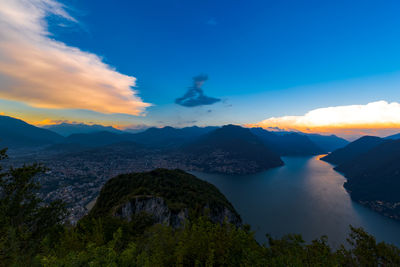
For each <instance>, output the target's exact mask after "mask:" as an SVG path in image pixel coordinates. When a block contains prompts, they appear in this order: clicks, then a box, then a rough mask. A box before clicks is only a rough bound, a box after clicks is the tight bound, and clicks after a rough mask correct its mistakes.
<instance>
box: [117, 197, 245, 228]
mask: <svg viewBox="0 0 400 267" xmlns="http://www.w3.org/2000/svg"><path fill="white" fill-rule="evenodd" d="M141 213H146V214H149V215H151V216H152V217H153V220H154V223H160V224H166V225H168V226H172V227H174V228H179V227H182V226H184V224H185V221H186V220H187V219H189V212H188V209H187V208H183V209H181V210H179V211H172V210H171V209H170V208H169V207H168V205H167V203H166V202H165V200H164V199H163V198H161V197H156V196H135V197H133V198H131V199H130V200H129V201H127V202H125V203H123V204H122V205H120V206H119V207H118V208H117V209H116V211H115V212H114V214H113V215H114V216H116V217H119V218H122V219H126V220H128V221H130V220H131V218H132V216H135V215H138V214H141ZM203 214H204V215H206V216H208V217H209V218H210V220H211V221H213V222H215V223H223V222H224V221H227V222H229V223H232V224H234V225H236V226H240V225H241V224H242V221H241V219H240V217H238V216H237V215H236V214H234V213H233V212H232V211H230V210H229V209H228V208H226V207H219V208H217V207H213V208H210V206H209V205H206V206H204V208H203Z"/></svg>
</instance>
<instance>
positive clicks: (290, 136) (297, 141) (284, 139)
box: [250, 128, 326, 156]
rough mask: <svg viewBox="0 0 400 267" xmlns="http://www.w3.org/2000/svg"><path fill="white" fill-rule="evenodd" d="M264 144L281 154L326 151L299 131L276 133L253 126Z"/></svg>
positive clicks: (296, 154)
mask: <svg viewBox="0 0 400 267" xmlns="http://www.w3.org/2000/svg"><path fill="white" fill-rule="evenodd" d="M250 131H251V132H252V133H253V134H255V135H256V136H258V137H259V138H260V139H261V140H262V141H263V142H264V144H265V145H266V146H267V147H269V148H270V149H272V150H273V151H275V152H276V153H277V154H279V155H281V156H306V155H318V154H323V153H326V152H325V151H324V150H323V149H322V148H320V147H319V146H317V145H316V144H315V143H314V142H312V141H311V140H310V139H309V138H308V137H307V136H304V135H301V134H298V133H285V134H280V135H278V134H275V133H273V132H269V131H267V130H264V129H262V128H251V129H250Z"/></svg>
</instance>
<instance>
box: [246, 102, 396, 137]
mask: <svg viewBox="0 0 400 267" xmlns="http://www.w3.org/2000/svg"><path fill="white" fill-rule="evenodd" d="M247 126H250V127H263V128H270V129H271V128H279V129H283V130H298V131H303V132H320V133H328V132H333V133H337V134H342V135H347V136H352V135H363V134H376V135H386V134H389V133H391V132H396V131H400V103H398V102H392V103H388V102H386V101H377V102H372V103H368V104H366V105H349V106H337V107H327V108H319V109H314V110H311V111H309V112H307V113H306V114H305V115H303V116H284V117H272V118H269V119H266V120H263V121H261V122H258V123H254V124H249V125H247Z"/></svg>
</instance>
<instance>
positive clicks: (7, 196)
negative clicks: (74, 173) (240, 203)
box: [0, 151, 400, 266]
mask: <svg viewBox="0 0 400 267" xmlns="http://www.w3.org/2000/svg"><path fill="white" fill-rule="evenodd" d="M0 158H1V159H4V158H5V151H1V152H0ZM41 171H43V167H41V166H38V165H32V166H24V167H22V168H18V169H10V170H7V171H4V170H1V169H0V172H1V174H0V265H1V266H400V250H399V249H398V248H397V247H395V246H392V245H389V244H385V243H377V242H376V241H375V239H374V237H372V236H371V235H369V234H367V233H366V232H364V231H363V230H362V229H355V228H351V234H350V236H349V240H348V241H349V246H348V247H347V248H345V247H344V246H342V247H341V248H339V249H337V250H333V249H332V248H330V247H329V245H328V244H327V239H326V238H325V237H322V238H321V239H318V240H315V241H313V242H312V243H310V244H305V242H304V241H303V240H302V238H301V237H300V236H299V235H288V236H286V237H283V238H282V239H272V238H270V237H267V244H266V245H260V244H258V243H257V242H256V240H255V239H254V234H253V233H252V232H251V231H250V229H249V227H247V226H244V227H242V228H237V227H235V226H233V225H231V224H228V223H223V224H214V223H212V222H210V221H209V220H208V219H207V218H206V217H198V218H193V219H192V220H191V221H189V222H187V224H186V225H185V227H183V228H180V229H173V228H171V227H168V226H165V225H160V224H153V223H152V218H151V217H149V215H146V214H140V215H137V216H136V217H134V218H132V220H131V221H130V222H127V221H123V220H120V219H117V218H113V217H110V216H104V217H97V218H96V217H85V218H83V219H82V220H80V221H79V222H78V224H77V225H76V226H70V225H67V224H65V223H63V219H64V218H65V215H66V212H65V211H66V210H65V206H64V205H63V204H62V203H61V202H53V203H50V204H44V203H43V202H42V201H41V200H40V199H38V198H37V197H36V194H35V193H36V191H37V190H38V187H39V185H38V184H37V183H36V182H35V180H34V177H35V175H36V174H37V173H38V172H41Z"/></svg>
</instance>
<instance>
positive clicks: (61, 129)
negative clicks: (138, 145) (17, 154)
mask: <svg viewBox="0 0 400 267" xmlns="http://www.w3.org/2000/svg"><path fill="white" fill-rule="evenodd" d="M42 128H44V129H48V130H51V131H53V132H55V133H58V134H59V135H62V136H65V137H67V136H69V135H71V134H87V133H94V132H105V131H107V132H111V133H122V131H121V130H118V129H116V128H114V127H112V126H103V125H98V124H93V125H89V124H84V123H60V124H54V125H46V126H43V127H42Z"/></svg>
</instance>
